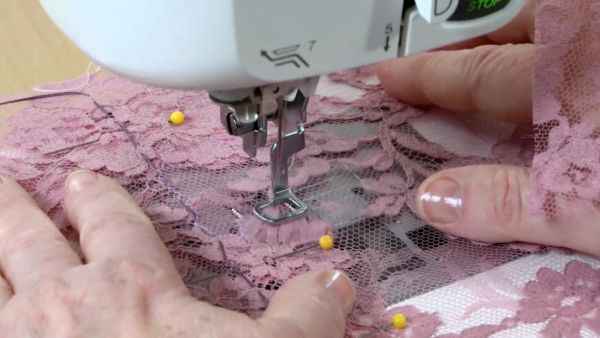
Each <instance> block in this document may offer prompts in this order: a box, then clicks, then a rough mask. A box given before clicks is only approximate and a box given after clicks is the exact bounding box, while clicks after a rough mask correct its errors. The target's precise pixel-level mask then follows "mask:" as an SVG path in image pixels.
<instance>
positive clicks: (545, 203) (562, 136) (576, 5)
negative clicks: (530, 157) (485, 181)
mask: <svg viewBox="0 0 600 338" xmlns="http://www.w3.org/2000/svg"><path fill="white" fill-rule="evenodd" d="M599 22H600V1H598V0H591V1H577V0H570V1H554V0H552V1H546V2H545V3H544V5H543V6H541V8H540V10H539V14H538V21H537V30H536V44H538V46H539V47H538V52H537V56H536V66H535V71H534V72H535V86H534V88H535V89H534V91H535V92H534V123H535V127H536V156H535V158H534V161H533V171H532V172H533V175H534V177H535V183H536V190H537V193H536V194H535V195H534V196H533V199H532V201H533V203H534V205H535V207H536V208H537V210H538V211H543V212H545V213H546V214H547V215H548V216H553V215H555V214H556V213H557V212H560V211H561V210H565V209H568V208H569V205H570V203H572V202H573V201H579V202H581V201H583V202H587V203H592V204H593V205H594V206H595V207H596V208H600V137H599V135H600V113H599V112H600V86H599V85H598V84H599V83H600V73H599V70H600V58H599V57H598V53H600V40H599V39H598V34H599V33H600V24H599Z"/></svg>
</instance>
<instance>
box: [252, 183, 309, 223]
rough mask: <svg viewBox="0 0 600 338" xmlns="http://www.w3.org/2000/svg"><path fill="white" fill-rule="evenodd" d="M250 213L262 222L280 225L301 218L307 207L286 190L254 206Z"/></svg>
mask: <svg viewBox="0 0 600 338" xmlns="http://www.w3.org/2000/svg"><path fill="white" fill-rule="evenodd" d="M252 211H253V213H254V215H255V216H256V217H257V218H258V219H260V220H261V221H263V222H266V223H269V224H280V223H284V222H288V221H291V220H294V219H296V218H298V217H300V216H303V215H304V214H305V213H306V211H308V206H307V205H306V203H304V202H302V200H301V199H300V198H298V197H297V196H296V195H294V193H293V192H292V191H291V190H290V189H287V190H284V191H279V192H277V193H275V194H273V198H272V199H270V200H269V201H265V202H263V203H261V204H259V205H257V206H255V207H254V209H253V210H252Z"/></svg>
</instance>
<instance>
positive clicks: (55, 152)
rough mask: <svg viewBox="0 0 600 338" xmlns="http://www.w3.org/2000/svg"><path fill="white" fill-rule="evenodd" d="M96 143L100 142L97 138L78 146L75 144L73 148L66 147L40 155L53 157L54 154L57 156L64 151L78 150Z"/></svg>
mask: <svg viewBox="0 0 600 338" xmlns="http://www.w3.org/2000/svg"><path fill="white" fill-rule="evenodd" d="M98 141H100V139H99V138H97V139H95V140H93V141H88V142H84V143H79V144H76V145H73V146H69V147H66V148H62V149H58V150H53V151H51V152H47V153H42V154H43V155H54V154H57V153H60V152H63V151H66V150H73V149H76V148H79V147H85V146H87V145H90V144H92V143H96V142H98Z"/></svg>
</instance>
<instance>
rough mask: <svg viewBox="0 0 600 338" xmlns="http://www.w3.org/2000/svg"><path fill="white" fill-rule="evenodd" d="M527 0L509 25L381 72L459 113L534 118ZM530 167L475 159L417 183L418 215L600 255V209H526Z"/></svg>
mask: <svg viewBox="0 0 600 338" xmlns="http://www.w3.org/2000/svg"><path fill="white" fill-rule="evenodd" d="M540 2H541V1H539V0H530V1H529V2H528V3H527V5H526V8H525V9H524V10H523V11H522V12H521V14H520V15H519V16H518V17H517V18H516V19H515V20H514V21H513V22H512V23H511V24H510V25H508V26H507V27H505V28H504V29H502V30H500V31H498V32H496V33H493V34H490V35H488V36H487V37H484V38H478V39H475V40H472V41H468V42H466V43H461V44H458V45H455V46H451V47H450V48H447V49H446V50H442V51H435V52H431V53H426V54H422V55H416V56H412V57H406V58H402V59H397V60H393V61H389V62H386V63H383V64H381V65H380V66H379V67H378V69H377V72H378V75H379V78H380V80H381V83H382V84H383V86H384V88H385V89H386V90H387V91H388V92H389V93H390V94H391V95H393V96H395V97H396V98H398V99H400V100H402V101H404V102H407V103H411V104H414V105H435V106H439V107H442V108H446V109H448V110H452V111H454V112H456V113H458V114H460V115H469V114H483V115H487V116H489V117H492V118H495V119H498V120H502V121H507V122H511V123H523V124H530V123H531V122H532V81H533V62H534V53H535V46H534V44H533V38H534V36H533V34H534V17H535V11H536V7H537V6H538V3H540ZM530 192H531V179H530V176H529V170H528V168H520V167H514V166H501V165H482V166H470V167H464V168H457V169H448V170H444V171H441V172H439V173H437V174H435V175H433V176H432V177H430V178H429V179H427V180H426V181H425V182H424V183H423V184H422V185H421V187H420V190H419V194H418V197H417V199H418V201H417V205H418V209H419V214H420V216H421V217H422V218H423V219H425V220H426V221H428V222H429V223H430V224H431V225H433V226H435V227H437V228H439V229H440V230H442V231H445V232H447V233H450V234H453V235H456V236H460V237H465V238H469V239H473V240H477V241H483V242H494V243H495V242H513V241H522V242H531V243H540V244H546V245H552V246H559V247H568V248H571V249H575V250H579V251H583V252H586V253H591V254H594V255H599V256H600V244H599V243H600V211H599V210H598V209H597V208H594V207H593V206H592V205H589V204H585V203H580V204H575V203H574V204H573V206H572V209H571V210H570V211H569V213H568V214H559V215H557V216H556V217H555V218H554V219H552V220H546V219H544V218H543V217H538V216H535V215H534V214H533V212H531V211H530V209H529V200H530V199H529V195H530Z"/></svg>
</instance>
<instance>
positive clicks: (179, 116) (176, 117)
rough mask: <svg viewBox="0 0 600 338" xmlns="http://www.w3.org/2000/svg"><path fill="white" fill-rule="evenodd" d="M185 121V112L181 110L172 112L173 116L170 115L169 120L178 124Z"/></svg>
mask: <svg viewBox="0 0 600 338" xmlns="http://www.w3.org/2000/svg"><path fill="white" fill-rule="evenodd" d="M184 121H185V114H183V113H182V112H180V111H174V112H172V113H171V116H170V117H169V122H171V123H173V124H174V125H176V126H178V125H181V124H183V122H184Z"/></svg>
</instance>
